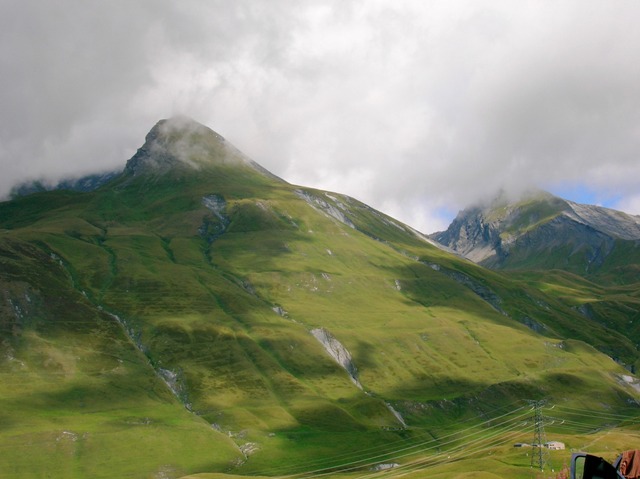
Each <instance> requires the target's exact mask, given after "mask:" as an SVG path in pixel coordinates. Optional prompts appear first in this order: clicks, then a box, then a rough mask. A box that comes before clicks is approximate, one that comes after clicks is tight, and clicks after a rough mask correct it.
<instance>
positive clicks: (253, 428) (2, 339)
mask: <svg viewBox="0 0 640 479" xmlns="http://www.w3.org/2000/svg"><path fill="white" fill-rule="evenodd" d="M190 131H191V130H190ZM212 134H213V132H211V133H208V132H207V131H201V130H197V135H200V136H196V138H195V139H197V140H198V141H204V142H205V146H203V147H202V148H190V149H187V150H186V151H187V156H186V160H193V163H194V164H196V165H197V167H195V168H194V167H191V166H189V164H188V162H187V163H186V165H187V166H185V165H182V164H181V166H180V168H174V167H173V166H175V165H173V166H172V167H171V168H163V167H162V165H160V167H158V168H156V167H155V166H153V165H156V163H154V162H156V160H157V161H160V159H162V158H163V156H162V155H160V156H159V157H144V158H147V159H148V158H151V160H153V161H151V160H148V161H147V160H145V162H142V163H140V164H139V165H138V167H139V168H138V169H135V170H133V169H132V170H131V171H125V172H124V173H123V175H121V176H120V177H118V178H116V179H114V180H112V181H111V182H110V183H109V184H107V185H105V186H103V187H102V188H101V189H99V190H96V191H94V192H90V193H68V192H62V191H59V192H50V193H38V194H35V195H31V196H28V197H24V198H19V199H16V200H14V201H11V202H5V203H1V204H0V264H1V266H2V267H1V269H0V292H1V294H2V302H1V303H0V308H2V309H0V335H1V336H0V375H1V377H2V381H0V405H1V406H2V408H0V411H1V412H0V426H1V427H0V448H2V451H3V454H2V459H0V470H1V471H5V470H6V471H9V472H8V474H12V475H13V476H17V477H40V476H42V475H43V474H44V472H45V471H46V472H47V473H49V474H50V475H51V476H52V477H181V476H187V475H195V476H194V477H209V476H207V475H204V474H212V473H216V474H218V475H219V474H232V475H242V474H244V475H268V476H277V475H283V474H294V473H301V472H306V471H310V470H314V469H325V468H332V467H338V466H340V468H345V466H344V465H345V464H347V463H348V462H350V461H352V460H354V458H357V457H362V458H368V460H367V462H363V463H362V464H360V465H359V468H360V469H357V471H362V470H366V468H367V467H368V463H369V462H372V463H375V462H380V463H382V462H385V461H388V462H394V461H399V462H400V463H402V464H410V463H412V461H414V462H413V463H415V464H420V461H425V460H426V458H428V457H430V456H431V455H432V454H433V453H434V451H435V449H434V450H432V449H431V448H432V447H433V448H439V449H440V450H442V451H446V450H449V449H450V448H452V447H458V446H461V445H463V444H464V437H465V433H464V432H463V431H464V430H465V429H467V428H471V427H474V428H475V427H477V428H478V430H479V431H485V430H488V431H492V429H487V428H491V427H492V424H489V423H487V421H488V420H490V419H492V418H494V419H495V418H498V417H500V416H501V415H503V414H504V413H505V412H507V411H511V410H515V409H518V408H521V407H523V400H524V399H542V398H548V399H549V400H550V401H556V402H558V403H562V404H563V405H565V406H572V407H577V408H581V409H593V410H603V409H605V408H606V409H607V410H609V411H621V412H622V411H625V414H627V415H630V414H632V413H633V411H634V409H631V410H630V409H629V408H630V405H633V404H635V401H636V400H637V399H638V393H637V392H636V390H635V389H634V388H633V387H632V385H631V384H630V383H629V382H628V381H625V380H622V379H621V378H622V377H623V376H625V375H627V374H628V372H627V371H626V370H625V369H624V368H623V367H622V366H621V365H620V364H618V363H616V362H615V361H613V360H612V359H611V358H610V357H608V356H606V355H605V354H603V353H602V351H605V352H606V353H607V354H609V355H610V356H613V354H612V352H618V353H619V357H618V358H617V359H619V360H620V361H621V362H624V363H626V364H633V363H634V361H635V360H636V359H637V356H636V354H637V352H636V350H635V346H634V344H633V342H632V341H630V340H629V339H628V338H625V337H624V336H623V335H620V334H615V332H614V331H613V329H612V328H610V327H609V326H608V325H606V324H603V323H602V322H601V321H594V320H593V319H589V318H588V317H586V316H585V314H583V312H581V311H580V310H579V308H580V306H582V305H584V304H587V303H589V304H590V303H592V302H593V300H594V298H595V299H597V297H598V295H600V294H601V293H602V290H601V289H598V287H596V286H595V285H593V284H591V283H589V282H582V283H581V282H579V281H573V280H566V281H565V280H562V281H561V280H560V279H558V280H557V281H555V282H551V283H548V284H547V283H543V282H542V280H541V279H540V278H539V277H537V276H535V277H534V276H531V277H528V276H517V277H516V276H507V275H505V274H501V273H495V272H491V271H488V270H485V269H483V268H480V267H478V266H476V265H474V264H472V263H470V262H468V261H464V260H462V259H460V258H458V257H456V256H453V255H450V254H448V253H445V252H443V251H441V250H439V249H437V248H436V247H434V246H433V245H432V244H431V243H429V242H427V241H426V240H425V239H424V238H422V237H421V236H420V235H419V234H417V233H416V232H414V231H413V230H411V229H410V228H409V227H407V226H405V225H402V224H400V223H399V222H397V221H395V220H393V219H392V218H389V217H387V216H385V215H383V214H381V213H379V212H376V211H374V210H372V209H371V208H369V207H367V206H366V205H363V204H362V203H360V202H358V201H356V200H353V199H351V198H348V197H345V196H343V195H339V194H335V193H327V192H323V191H318V190H312V189H307V188H301V187H296V186H293V185H289V184H287V183H286V182H283V181H282V180H279V179H277V178H274V177H272V176H270V175H268V174H266V173H265V172H263V171H261V170H260V169H259V168H257V167H255V165H252V164H251V163H249V162H246V161H244V160H243V161H235V160H234V161H233V162H228V161H223V160H224V158H226V156H225V155H227V154H229V153H228V152H229V151H230V150H229V147H228V145H224V143H223V142H222V140H221V139H220V138H218V137H216V136H212ZM185 138H187V137H185V136H182V135H180V130H179V129H177V130H176V129H172V130H170V135H169V136H166V137H162V138H161V140H162V141H161V142H160V143H161V144H165V145H175V144H176V142H178V143H180V142H184V140H185ZM188 138H189V141H190V142H192V141H195V139H194V138H192V137H188ZM148 141H159V140H158V139H157V137H153V136H152V137H151V138H149V137H148ZM190 144H191V143H189V142H187V143H186V145H187V146H189V145H190ZM183 146H184V145H182V146H181V149H180V152H182V153H184V152H185V150H184V148H183ZM147 147H148V148H147V149H146V150H145V151H155V150H153V148H151V146H150V145H147ZM162 151H164V150H162ZM231 151H232V154H234V155H235V154H237V153H234V152H233V150H231ZM174 153H175V152H174ZM191 153H193V155H196V157H192V156H189V155H190V154H191ZM172 154H173V153H172ZM175 157H176V155H175V154H174V155H173V157H172V158H174V159H175ZM183 159H185V158H182V159H180V158H179V159H178V160H177V161H182V160H183ZM196 160H197V161H196ZM171 161H174V160H171ZM156 166H157V165H156ZM610 293H611V294H612V295H613V294H614V291H613V290H612V291H610ZM616 294H621V295H624V294H625V293H624V291H623V290H616ZM612 297H613V296H612ZM618 299H619V298H618ZM616 304H622V303H620V302H619V303H616ZM625 304H626V303H625ZM594 308H596V306H594ZM596 309H597V308H596ZM620 311H621V313H620V314H623V313H622V311H623V308H622V307H621V306H620ZM621 317H622V316H621ZM620 321H622V320H620ZM318 328H323V329H324V330H326V331H328V332H329V333H330V334H331V336H332V337H333V338H335V339H336V341H338V342H339V343H340V344H341V345H342V346H343V347H344V348H345V349H346V350H347V351H348V352H349V355H350V357H351V359H352V365H353V368H354V370H355V371H356V374H357V380H358V383H359V384H360V385H361V388H360V387H358V385H357V384H356V383H355V382H354V381H353V380H352V379H351V378H350V377H349V375H348V373H347V371H345V369H344V368H342V367H341V366H340V365H339V364H338V363H337V362H336V361H334V360H333V359H332V357H331V356H330V355H329V354H328V353H327V351H326V350H325V348H324V347H323V345H322V344H320V342H319V341H318V340H317V339H316V338H315V337H314V336H313V335H312V334H311V331H312V330H315V329H318ZM629 411H631V412H629ZM524 413H525V411H524V410H523V411H522V414H524ZM518 414H520V413H514V418H515V417H518V416H517V415H518ZM514 421H515V419H514ZM596 422H597V421H596ZM604 422H605V421H601V423H604ZM500 424H502V423H500ZM518 424H520V423H517V422H514V423H508V424H504V425H501V426H500V428H502V429H500V428H499V429H498V430H499V431H503V432H504V433H505V434H507V433H509V434H511V433H514V432H515V431H521V432H522V433H523V434H524V433H526V430H527V426H526V425H522V426H520V427H519V429H518V427H516V426H515V425H518ZM581 432H582V431H580V430H579V428H577V427H575V428H574V429H573V430H569V431H564V433H565V434H579V433H581ZM449 434H451V435H453V436H451V438H452V440H451V442H449V441H447V440H445V438H444V436H445V435H449ZM447 437H449V436H447ZM504 437H506V438H509V439H510V440H511V438H512V436H504ZM426 441H430V442H428V443H427V442H426ZM425 444H428V447H426V446H425V447H423V445H425ZM141 445H144V447H142V446H141ZM405 448H414V449H408V450H409V451H411V454H408V455H406V456H404V455H399V454H397V453H396V451H398V450H404V449H405ZM504 454H505V457H507V458H513V457H514V456H513V454H512V452H511V451H510V450H509V451H504ZM34 456H37V457H38V459H37V460H26V459H25V458H28V457H34ZM454 457H455V454H454ZM511 460H512V459H508V461H511ZM365 464H366V466H365ZM465 464H467V466H465V467H470V466H469V465H468V464H469V463H465ZM479 464H480V463H479ZM512 466H513V468H514V469H515V470H516V471H518V470H520V469H519V468H522V467H524V468H525V469H526V466H527V464H526V458H525V459H523V458H522V457H520V456H518V458H516V459H513V464H512ZM477 467H483V466H480V465H479V466H477ZM466 470H471V469H466ZM527 471H528V469H527ZM9 477H11V476H9ZM514 477H516V476H514Z"/></svg>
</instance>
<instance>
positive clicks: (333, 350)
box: [311, 328, 362, 389]
mask: <svg viewBox="0 0 640 479" xmlns="http://www.w3.org/2000/svg"><path fill="white" fill-rule="evenodd" d="M311 334H312V335H313V337H314V338H316V339H317V340H318V341H319V342H320V344H322V346H324V349H325V350H326V351H327V353H329V355H330V356H331V357H332V358H333V359H334V360H335V361H336V362H337V363H338V364H339V365H340V366H342V367H343V368H344V370H345V371H347V373H348V374H349V377H350V378H351V380H352V381H353V383H354V384H355V385H356V386H358V387H359V388H360V389H362V385H361V384H360V381H359V380H358V370H357V368H356V366H355V364H354V363H353V359H352V358H351V353H349V351H347V348H345V347H344V346H343V345H342V343H341V342H340V341H338V340H337V339H336V338H335V337H333V335H332V334H331V333H330V332H329V331H327V330H326V329H324V328H316V329H312V330H311Z"/></svg>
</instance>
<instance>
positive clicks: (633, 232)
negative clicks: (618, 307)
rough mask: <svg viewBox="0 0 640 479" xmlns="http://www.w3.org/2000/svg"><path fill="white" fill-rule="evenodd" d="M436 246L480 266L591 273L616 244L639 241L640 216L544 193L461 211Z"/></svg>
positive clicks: (440, 234) (439, 235) (500, 198)
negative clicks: (439, 245) (540, 267)
mask: <svg viewBox="0 0 640 479" xmlns="http://www.w3.org/2000/svg"><path fill="white" fill-rule="evenodd" d="M431 237H432V239H435V240H436V241H438V242H439V243H441V244H443V245H445V246H447V247H449V248H451V249H453V250H454V251H456V252H458V253H459V254H462V255H463V256H466V257H467V258H468V259H470V260H472V261H475V262H477V263H479V264H481V265H483V266H486V267H490V268H496V269H502V268H518V267H520V268H522V267H539V266H540V265H541V264H543V263H544V265H545V266H546V267H549V268H551V267H552V268H559V269H567V270H569V271H574V272H582V273H584V272H585V271H586V272H594V271H596V270H598V269H600V268H601V267H602V266H603V265H604V264H605V263H606V261H607V258H608V257H609V256H610V255H612V254H613V252H614V249H615V248H616V247H617V246H619V245H620V244H621V243H620V241H630V242H632V243H633V244H635V243H636V242H637V241H638V240H640V217H637V216H633V215H628V214H626V213H622V212H620V211H615V210H612V209H608V208H603V207H601V206H593V205H582V204H578V203H574V202H571V201H567V200H564V199H562V198H558V197H556V196H553V195H552V194H550V193H547V192H544V191H533V192H528V193H526V194H525V195H523V196H521V197H520V198H519V199H512V200H509V199H508V198H506V197H504V196H503V195H502V194H500V195H498V197H497V198H496V199H494V200H493V201H491V202H488V203H485V204H482V205H478V206H475V207H471V208H467V209H465V210H463V211H461V212H460V213H459V214H458V216H457V217H456V218H455V219H454V221H453V222H452V223H451V225H450V226H449V228H448V229H447V230H446V231H443V232H438V233H434V234H433V235H431Z"/></svg>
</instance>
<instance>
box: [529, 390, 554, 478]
mask: <svg viewBox="0 0 640 479" xmlns="http://www.w3.org/2000/svg"><path fill="white" fill-rule="evenodd" d="M545 403H546V401H529V404H531V405H532V406H533V442H532V443H531V446H532V448H536V447H537V450H536V449H532V451H531V468H532V469H534V468H535V469H538V470H539V471H540V472H544V470H545V468H546V467H547V466H548V465H550V464H549V450H548V449H547V448H546V447H545V445H546V444H547V437H546V435H545V433H544V422H545V417H544V416H543V415H542V406H544V405H545Z"/></svg>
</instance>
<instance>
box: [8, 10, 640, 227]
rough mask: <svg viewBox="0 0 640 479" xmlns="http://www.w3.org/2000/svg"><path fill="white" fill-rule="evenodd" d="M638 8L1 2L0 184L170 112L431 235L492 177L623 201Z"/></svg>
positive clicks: (106, 153)
mask: <svg viewBox="0 0 640 479" xmlns="http://www.w3.org/2000/svg"><path fill="white" fill-rule="evenodd" d="M639 19H640V2H638V1H635V0H633V1H631V0H629V1H618V0H616V1H608V0H599V1H590V0H576V1H563V0H553V1H543V0H537V1H532V2H527V1H513V0H508V1H504V2H501V1H479V0H472V1H452V0H445V1H425V0H415V1H412V0H335V1H331V0H318V1H315V0H309V1H305V0H180V1H173V0H171V1H169V0H166V1H162V0H147V1H143V0H140V1H134V0H122V1H119V0H110V1H104V0H94V1H89V0H46V1H44V0H43V1H41V0H0V86H1V88H0V171H1V173H0V196H6V195H7V194H8V192H9V191H10V189H11V187H12V186H13V185H15V184H16V183H17V182H21V181H24V180H27V179H33V178H48V179H50V180H55V179H56V178H61V177H63V176H70V175H76V176H77V175H82V174H86V173H90V172H94V171H100V170H108V169H114V168H121V167H123V166H124V163H125V162H126V160H127V159H128V158H129V157H131V156H132V155H133V154H134V153H135V150H136V149H137V148H138V147H139V146H141V144H142V143H143V141H144V136H145V134H146V133H147V132H148V130H149V129H150V128H151V127H152V126H153V125H154V124H155V123H156V121H157V120H159V119H161V118H167V117H170V116H173V115H176V114H182V115H187V116H190V117H192V118H194V119H195V120H197V121H199V122H201V123H204V124H205V125H207V126H209V127H210V128H212V129H214V130H215V131H217V132H218V133H220V134H221V135H223V136H224V137H226V138H227V139H228V140H229V141H231V142H232V143H233V144H234V145H235V146H236V147H238V148H239V149H240V150H242V151H244V152H245V153H246V154H247V155H248V156H250V157H251V158H252V159H253V160H255V161H257V162H258V163H260V164H261V165H262V166H264V167H265V168H267V169H268V170H270V171H271V172H273V173H274V174H276V175H278V176H280V177H282V178H283V179H285V180H287V181H289V182H291V183H295V184H299V185H304V186H313V187H318V188H322V189H328V190H332V191H336V192H339V193H344V194H348V195H350V196H353V197H355V198H357V199H359V200H362V201H364V202H365V203H367V204H369V205H371V206H373V207H375V208H378V209H380V210H382V211H384V212H385V213H387V214H390V215H392V216H394V217H396V218H398V219H400V220H402V221H404V222H406V223H408V224H410V225H412V226H414V227H415V228H417V229H419V230H421V231H423V232H426V233H430V232H433V231H436V230H440V229H444V228H446V226H447V225H448V223H449V221H450V220H451V219H452V216H454V215H455V214H456V213H457V211H458V210H459V209H462V208H464V207H465V206H467V205H468V204H470V203H471V202H473V201H477V200H478V199H480V198H483V197H485V196H487V195H491V194H493V193H494V192H495V191H497V190H498V189H499V188H501V187H502V188H504V187H507V188H510V189H519V188H526V187H531V186H535V187H540V188H544V189H547V190H550V191H552V192H554V193H556V194H560V195H562V196H564V197H566V198H568V199H573V200H575V201H579V202H588V203H594V204H604V205H606V206H611V207H615V208H617V209H622V210H623V211H627V212H629V213H634V214H640V161H639V153H640V28H639V27H638V21H639Z"/></svg>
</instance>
